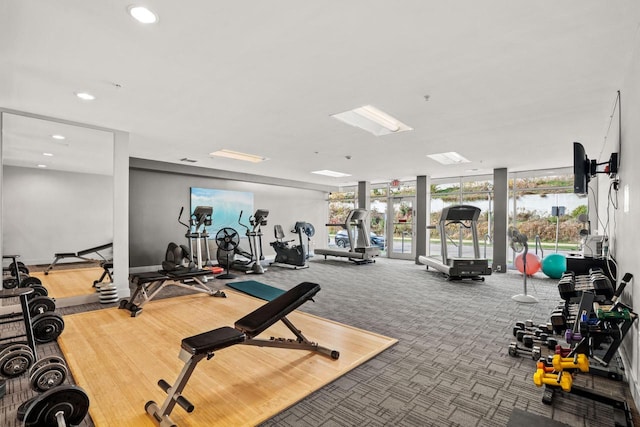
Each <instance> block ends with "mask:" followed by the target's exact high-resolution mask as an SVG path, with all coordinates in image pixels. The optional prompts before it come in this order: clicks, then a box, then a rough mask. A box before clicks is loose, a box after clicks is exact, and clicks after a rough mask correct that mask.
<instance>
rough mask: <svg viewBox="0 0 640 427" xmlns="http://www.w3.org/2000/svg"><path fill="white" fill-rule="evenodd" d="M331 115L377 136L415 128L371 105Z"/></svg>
mask: <svg viewBox="0 0 640 427" xmlns="http://www.w3.org/2000/svg"><path fill="white" fill-rule="evenodd" d="M331 117H333V118H335V119H337V120H340V121H341V122H344V123H346V124H348V125H351V126H354V127H358V128H360V129H363V130H366V131H367V132H371V133H372V134H374V135H375V136H381V135H388V134H390V133H399V132H405V131H409V130H413V129H412V128H410V127H409V126H407V125H406V124H404V123H402V122H401V121H400V120H398V119H396V118H395V117H392V116H390V115H388V114H387V113H385V112H384V111H381V110H378V109H377V108H376V107H373V106H371V105H365V106H364V107H358V108H355V109H353V110H349V111H345V112H344V113H338V114H333V115H331Z"/></svg>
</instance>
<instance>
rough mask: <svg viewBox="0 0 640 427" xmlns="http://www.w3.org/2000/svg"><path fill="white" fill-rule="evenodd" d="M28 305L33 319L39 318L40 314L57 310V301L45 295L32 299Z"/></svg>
mask: <svg viewBox="0 0 640 427" xmlns="http://www.w3.org/2000/svg"><path fill="white" fill-rule="evenodd" d="M28 305H29V313H30V314H31V317H34V316H37V315H38V314H42V313H46V312H47V311H55V310H56V302H55V300H53V299H52V298H49V297H48V296H44V295H39V296H36V297H33V298H31V299H30V300H29V302H28Z"/></svg>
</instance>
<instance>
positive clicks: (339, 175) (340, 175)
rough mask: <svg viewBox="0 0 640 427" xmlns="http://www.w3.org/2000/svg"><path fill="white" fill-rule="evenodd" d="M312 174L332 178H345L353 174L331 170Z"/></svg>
mask: <svg viewBox="0 0 640 427" xmlns="http://www.w3.org/2000/svg"><path fill="white" fill-rule="evenodd" d="M311 173H315V174H317V175H325V176H330V177H332V178H344V177H345V176H351V174H348V173H343V172H335V171H330V170H326V169H325V170H321V171H313V172H311Z"/></svg>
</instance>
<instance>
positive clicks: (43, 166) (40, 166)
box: [38, 165, 47, 168]
mask: <svg viewBox="0 0 640 427" xmlns="http://www.w3.org/2000/svg"><path fill="white" fill-rule="evenodd" d="M38 167H39V168H46V167H47V165H38Z"/></svg>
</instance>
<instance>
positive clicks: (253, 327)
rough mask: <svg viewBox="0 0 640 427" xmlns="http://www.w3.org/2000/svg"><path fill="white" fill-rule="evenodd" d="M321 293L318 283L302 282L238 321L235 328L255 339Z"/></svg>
mask: <svg viewBox="0 0 640 427" xmlns="http://www.w3.org/2000/svg"><path fill="white" fill-rule="evenodd" d="M319 291H320V285H318V284H317V283H311V282H302V283H300V284H299V285H297V286H295V287H294V288H291V289H289V290H288V291H287V292H285V293H284V294H282V295H280V296H279V297H277V298H276V299H274V300H271V301H269V302H268V303H266V304H265V305H263V306H261V307H259V308H258V309H256V310H254V311H252V312H251V313H249V314H247V315H246V316H244V317H243V318H242V319H240V320H238V321H237V322H236V323H235V328H236V329H238V330H240V331H242V332H244V333H245V334H246V335H247V337H249V338H253V337H255V336H257V335H258V334H260V333H262V332H263V331H264V330H265V329H267V328H268V327H269V326H271V325H273V324H274V323H276V322H277V321H278V320H280V319H282V318H283V317H285V316H286V315H287V314H289V313H291V312H292V311H293V310H295V309H296V308H298V307H300V306H301V305H302V304H304V303H305V302H306V301H308V300H310V299H311V298H313V297H314V295H315V294H317V293H318V292H319Z"/></svg>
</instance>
